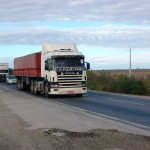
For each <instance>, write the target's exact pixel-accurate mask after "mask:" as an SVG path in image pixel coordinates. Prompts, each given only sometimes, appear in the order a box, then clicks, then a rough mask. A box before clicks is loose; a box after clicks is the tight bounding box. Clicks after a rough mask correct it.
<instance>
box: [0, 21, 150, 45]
mask: <svg viewBox="0 0 150 150" xmlns="http://www.w3.org/2000/svg"><path fill="white" fill-rule="evenodd" d="M16 26H17V24H16ZM14 28H15V27H14ZM149 41H150V28H148V27H144V26H141V27H139V26H113V25H107V26H105V25H104V26H99V27H92V26H90V27H77V28H73V27H72V28H65V27H64V28H59V27H49V26H45V27H43V26H41V27H40V26H33V27H32V26H27V27H26V28H24V27H22V28H21V27H16V28H15V30H11V31H9V30H8V31H5V32H4V31H1V32H0V44H18V43H19V44H40V43H43V42H49V43H50V42H51V43H58V42H60V43H68V42H73V43H77V44H78V45H87V46H101V47H128V48H129V47H132V48H133V47H139V48H143V47H144V48H146V47H147V48H148V47H150V42H149Z"/></svg>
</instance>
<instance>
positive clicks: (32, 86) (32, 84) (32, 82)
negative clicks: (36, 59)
mask: <svg viewBox="0 0 150 150" xmlns="http://www.w3.org/2000/svg"><path fill="white" fill-rule="evenodd" d="M30 90H31V93H32V94H33V93H34V81H33V80H31V88H30Z"/></svg>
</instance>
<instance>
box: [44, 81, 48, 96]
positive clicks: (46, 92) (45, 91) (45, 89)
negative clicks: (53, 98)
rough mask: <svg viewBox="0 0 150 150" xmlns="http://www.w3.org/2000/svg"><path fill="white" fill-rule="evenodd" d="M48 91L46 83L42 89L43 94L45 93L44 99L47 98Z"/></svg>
mask: <svg viewBox="0 0 150 150" xmlns="http://www.w3.org/2000/svg"><path fill="white" fill-rule="evenodd" d="M48 91H49V90H48V83H46V84H45V87H44V93H45V97H47V98H48V97H49V94H48Z"/></svg>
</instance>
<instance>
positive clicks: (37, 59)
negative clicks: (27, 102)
mask: <svg viewBox="0 0 150 150" xmlns="http://www.w3.org/2000/svg"><path fill="white" fill-rule="evenodd" d="M42 47H43V50H42V51H41V52H37V53H33V54H29V55H26V56H23V57H19V58H16V59H15V60H14V74H15V76H16V78H17V87H18V89H20V90H30V91H31V93H33V94H35V95H37V94H45V96H46V97H48V96H49V95H66V94H76V95H77V96H82V94H83V93H86V92H87V84H86V81H87V75H86V70H87V69H90V64H89V63H86V62H85V61H84V55H83V54H82V53H80V52H78V50H77V48H76V45H75V44H43V46H42Z"/></svg>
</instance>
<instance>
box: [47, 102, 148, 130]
mask: <svg viewBox="0 0 150 150" xmlns="http://www.w3.org/2000/svg"><path fill="white" fill-rule="evenodd" d="M50 101H52V102H54V103H57V104H60V105H63V106H66V107H70V108H73V109H76V110H79V111H83V112H86V113H90V114H92V115H96V116H100V117H104V118H106V119H110V120H113V121H117V122H120V123H125V124H128V125H132V126H135V127H137V128H140V129H141V128H142V129H146V130H148V131H150V127H148V126H144V125H141V124H137V123H134V122H130V121H127V120H122V119H119V118H115V117H111V116H107V115H104V114H100V113H96V112H93V111H89V110H85V109H82V108H78V107H75V106H70V105H67V104H64V103H61V102H57V101H55V100H50Z"/></svg>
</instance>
